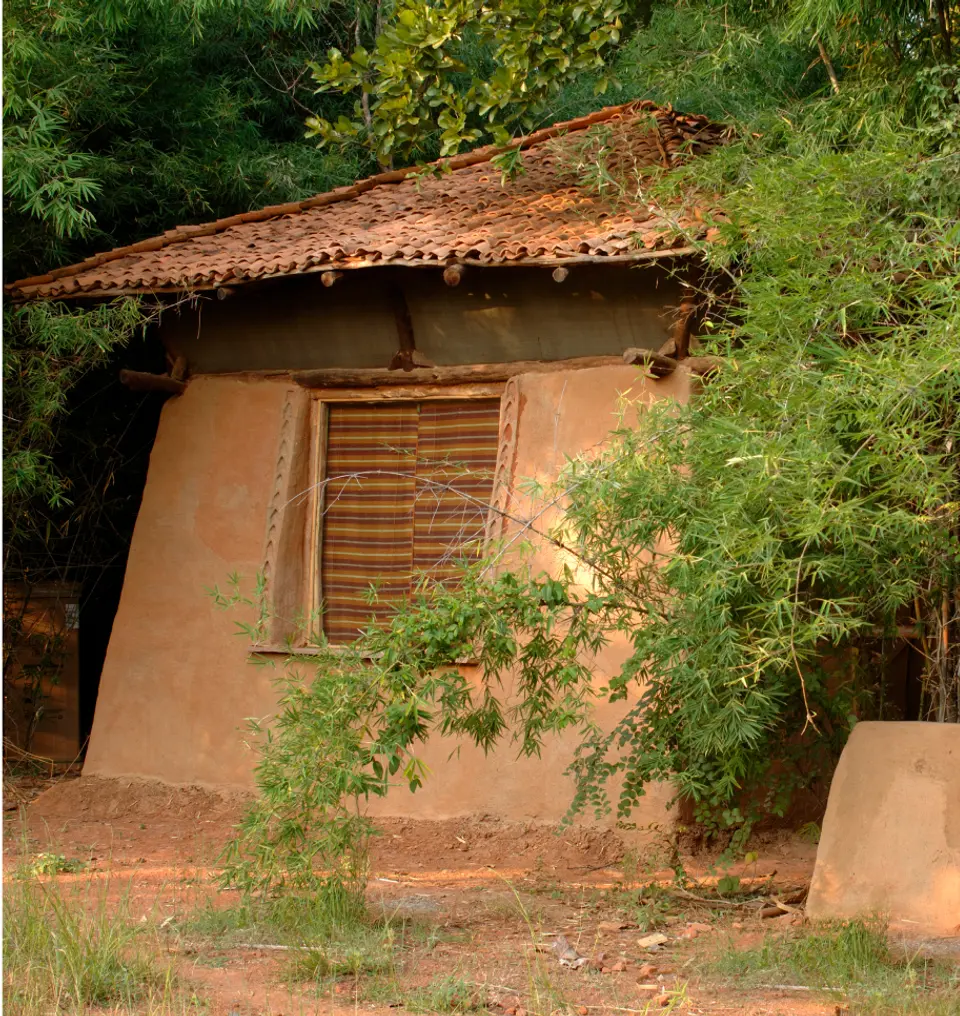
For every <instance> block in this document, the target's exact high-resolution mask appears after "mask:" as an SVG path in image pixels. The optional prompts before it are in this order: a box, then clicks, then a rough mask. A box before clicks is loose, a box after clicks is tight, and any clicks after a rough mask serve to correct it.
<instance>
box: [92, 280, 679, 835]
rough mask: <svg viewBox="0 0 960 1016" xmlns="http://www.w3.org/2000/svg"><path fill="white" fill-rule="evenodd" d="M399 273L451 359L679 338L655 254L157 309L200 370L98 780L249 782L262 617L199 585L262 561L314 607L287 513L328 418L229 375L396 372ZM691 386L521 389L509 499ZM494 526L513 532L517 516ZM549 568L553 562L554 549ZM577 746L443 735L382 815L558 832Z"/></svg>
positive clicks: (166, 446)
mask: <svg viewBox="0 0 960 1016" xmlns="http://www.w3.org/2000/svg"><path fill="white" fill-rule="evenodd" d="M387 285H393V286H395V287H396V286H400V287H401V288H402V289H403V291H404V294H405V299H406V301H407V303H408V306H409V309H410V313H411V318H412V321H413V326H414V330H415V333H416V341H417V348H418V349H420V350H421V351H422V352H423V353H424V354H425V355H427V356H428V357H430V358H431V359H432V360H434V361H435V362H436V363H438V364H458V363H502V362H509V361H512V360H518V359H544V360H556V359H563V358H566V357H573V356H590V355H594V356H595V355H598V354H606V355H615V356H619V354H620V353H622V351H623V350H624V348H626V347H627V346H643V347H647V348H652V349H656V348H658V347H659V346H660V345H661V344H662V343H663V341H664V340H665V339H666V338H667V337H668V335H669V334H670V333H671V330H672V327H673V324H674V320H675V314H676V307H677V305H678V304H679V300H680V296H681V295H682V290H681V287H680V282H679V280H678V278H677V277H675V276H672V275H670V273H669V272H667V271H666V270H663V269H661V268H659V267H656V266H651V267H647V268H644V269H643V270H628V269H617V268H611V267H607V266H599V267H595V266H585V267H583V268H579V269H578V270H577V271H576V273H573V274H572V275H571V278H570V279H568V280H567V281H566V282H565V283H564V284H563V285H557V284H556V283H555V282H553V281H552V280H551V278H550V276H549V273H545V272H543V271H542V270H537V269H524V268H511V269H510V270H491V271H490V272H485V271H476V272H473V271H471V272H470V273H468V274H467V276H466V278H465V280H464V282H463V283H462V284H461V285H460V286H458V287H456V288H454V289H451V288H450V287H448V286H445V285H444V284H443V282H442V280H441V278H440V275H439V273H438V272H437V273H432V272H424V273H417V272H414V273H411V272H409V270H403V269H395V268H383V269H379V268H378V269H370V270H369V272H368V271H366V270H365V271H364V272H355V273H349V272H348V273H346V276H345V277H344V278H343V279H341V280H340V281H339V282H338V283H337V285H336V286H334V287H332V288H329V289H328V288H326V287H324V286H322V285H321V283H320V280H319V279H318V277H317V276H315V275H314V276H304V277H302V278H299V279H285V280H277V281H275V282H272V283H265V284H263V285H258V286H250V287H240V288H239V289H238V290H237V292H236V293H235V294H234V295H232V296H230V297H229V298H228V299H226V300H224V301H219V300H216V299H213V300H206V301H202V312H201V308H200V307H196V308H188V307H183V308H181V309H180V310H179V311H171V312H170V314H169V315H166V316H165V318H164V323H163V327H162V329H161V338H162V340H163V341H164V343H165V344H166V346H167V349H168V351H169V352H170V353H171V354H176V355H182V356H185V357H186V358H187V360H188V363H189V374H190V376H191V380H190V383H189V385H188V386H187V389H186V391H185V392H184V393H183V394H182V395H181V396H179V397H177V398H172V399H170V400H169V401H168V402H167V403H166V405H165V406H164V409H163V413H162V417H161V421H160V428H159V432H158V435H157V439H156V442H155V445H154V449H153V452H152V456H151V461H150V470H149V475H148V478H147V484H146V488H145V491H144V495H143V501H142V504H141V509H140V514H139V516H138V519H137V525H136V529H135V531H134V536H133V542H132V546H131V550H130V556H129V560H128V564H127V572H126V577H125V582H124V588H123V593H122V596H121V600H120V607H119V610H118V613H117V616H116V620H115V622H114V626H113V633H112V637H111V641H110V646H109V649H108V652H107V657H106V662H105V665H104V670H103V674H102V677H101V683H100V692H99V698H98V702H97V709H96V716H95V718H94V724H93V731H92V734H91V739H90V745H89V749H88V752H87V758H86V764H85V767H84V772H85V773H86V774H91V775H98V776H127V777H130V776H133V777H145V778H150V779H158V780H163V781H166V782H169V783H180V784H202V785H208V786H221V787H225V786H230V787H251V786H252V769H253V765H254V761H255V757H254V755H253V753H252V751H251V750H250V748H249V746H248V745H247V744H246V743H245V736H244V726H245V720H246V718H248V717H257V718H267V717H269V715H270V714H271V712H272V710H273V708H274V705H275V698H274V694H273V689H272V686H271V676H272V673H275V671H272V670H271V668H270V667H269V666H267V667H255V666H252V665H251V663H250V654H249V652H248V644H249V639H248V638H247V637H246V636H244V635H239V634H237V629H236V621H237V620H238V619H252V618H250V617H249V615H248V616H247V617H246V618H244V615H243V613H242V612H240V611H227V612H225V611H222V610H219V609H217V608H216V606H215V604H214V603H213V601H212V599H211V598H210V596H209V595H208V594H207V592H206V590H207V589H209V588H210V587H212V586H214V585H220V586H221V587H222V586H223V585H224V584H225V583H226V580H227V577H228V575H230V574H231V573H233V572H236V573H239V574H240V575H241V576H243V577H244V578H245V579H246V580H247V583H248V585H249V584H252V582H253V579H254V576H255V575H256V574H257V573H258V572H260V571H261V570H263V571H264V572H265V573H266V574H267V576H268V580H269V582H270V598H271V601H272V602H273V603H274V604H275V605H278V604H279V607H278V609H281V608H282V609H281V613H283V614H284V616H286V612H288V611H289V612H291V613H293V612H295V611H296V608H297V607H298V605H301V604H302V605H306V604H308V603H309V601H310V593H309V588H308V587H309V581H310V575H309V573H310V571H311V569H312V567H313V562H312V557H311V549H310V540H309V538H308V536H307V533H308V531H311V528H310V527H311V524H310V521H309V520H310V518H311V515H310V511H309V506H304V505H303V504H300V503H299V502H298V503H297V504H294V505H293V506H291V503H292V501H296V500H297V499H296V498H295V495H296V494H297V493H298V492H299V491H300V490H302V489H304V487H305V485H306V484H307V483H308V482H309V476H310V475H311V473H310V470H311V469H312V468H313V466H312V465H311V455H313V450H312V448H311V441H312V440H313V439H312V437H311V435H312V434H315V433H316V429H317V428H316V420H317V419H318V414H317V413H316V411H315V410H316V404H315V403H314V404H313V409H311V403H312V402H313V400H312V399H311V397H310V395H309V393H307V392H306V391H305V390H304V389H302V388H299V387H297V386H296V385H293V384H291V383H290V381H289V380H288V379H286V378H285V377H277V376H275V377H272V378H271V377H270V376H268V375H267V376H265V375H262V374H261V375H259V376H256V377H249V376H247V377H242V376H240V375H238V374H237V373H234V374H232V375H230V374H228V373H226V372H228V371H230V372H240V371H264V370H268V371H277V372H283V371H289V370H293V369H301V368H307V367H336V366H347V367H355V368H356V367H364V366H381V367H382V366H384V365H385V364H386V363H388V362H389V359H390V357H391V356H392V355H393V353H394V352H395V351H396V348H397V331H396V322H395V320H394V318H393V312H392V310H391V309H390V306H389V301H387V300H386V297H385V295H384V293H385V289H384V286H387ZM688 387H689V385H688V376H687V375H686V373H685V372H683V371H679V372H678V373H677V374H676V375H674V376H673V377H671V378H668V379H664V380H662V381H657V382H652V381H651V382H645V381H644V380H643V377H642V375H641V374H640V372H639V371H638V370H636V369H635V368H632V367H626V366H622V367H621V366H613V367H604V368H597V369H591V370H583V371H566V372H561V373H556V374H527V375H522V376H519V377H516V378H514V379H511V380H510V381H509V382H508V383H507V385H506V387H505V391H504V395H503V401H502V409H501V435H500V441H501V444H500V450H499V451H500V454H499V459H498V466H497V476H496V480H495V498H496V499H497V503H498V504H499V505H500V506H501V507H504V506H505V505H506V504H507V503H508V502H509V504H510V506H511V510H512V511H516V512H517V513H519V514H523V512H524V511H525V510H526V509H527V508H528V507H529V506H526V505H524V504H523V502H522V499H520V498H518V496H517V494H516V491H515V485H516V483H517V482H518V481H520V480H522V479H524V478H526V477H535V478H537V479H539V480H541V481H546V482H549V481H551V480H552V479H553V478H554V477H555V476H556V475H557V473H558V471H559V469H560V468H561V467H562V465H563V462H564V459H565V457H566V456H573V455H578V454H592V453H593V452H594V451H595V450H596V449H597V448H598V447H599V446H600V445H601V443H602V442H603V441H604V439H605V438H606V436H607V435H608V434H609V432H610V430H611V429H613V428H614V427H615V426H616V425H617V423H618V418H619V417H618V413H619V410H620V408H621V401H622V400H621V394H622V393H624V392H629V393H630V397H631V398H638V399H639V400H640V402H641V403H642V402H643V401H644V400H649V399H652V398H660V397H668V398H675V399H685V398H686V397H687V394H688ZM449 394H451V395H452V394H453V393H452V392H450V393H449ZM628 420H629V416H628ZM313 461H316V460H313ZM301 500H302V499H301ZM541 521H543V522H546V520H541ZM493 535H494V536H502V537H503V538H504V539H506V540H508V541H509V540H510V539H511V538H512V537H511V533H510V529H509V526H508V527H506V528H503V529H501V530H500V531H498V532H496V533H494V534H493ZM297 562H299V563H297ZM536 563H537V564H538V565H539V566H540V567H544V568H550V567H552V566H555V565H556V564H557V563H558V562H557V560H556V554H555V553H554V552H553V551H550V552H547V551H545V550H544V549H542V548H541V550H540V551H539V552H538V557H537V558H536ZM280 601H282V602H280ZM276 634H277V633H276V632H273V631H272V632H271V635H273V636H275V635H276ZM267 641H268V642H269V641H273V642H277V641H281V640H280V639H277V638H275V637H272V638H268V639H267ZM626 653H627V648H626V646H622V645H611V646H609V647H608V648H607V649H605V650H604V652H603V653H602V654H601V655H600V656H599V657H598V658H597V659H596V660H595V661H593V666H594V667H595V669H596V672H597V678H598V682H601V683H603V682H605V681H606V679H607V678H608V677H609V676H610V675H612V674H613V673H614V672H616V670H617V668H618V667H619V664H620V662H621V661H622V660H623V659H624V657H625V655H626ZM267 659H270V657H267ZM273 659H274V660H277V659H278V658H277V657H273ZM622 708H623V707H622V706H620V707H618V708H617V709H616V710H606V711H605V710H603V709H601V710H600V711H599V713H598V717H597V718H598V719H599V720H600V722H601V723H604V722H612V721H613V719H614V718H615V717H616V716H618V715H619V712H620V710H621V709H622ZM575 745H576V734H575V733H574V732H571V733H570V734H569V735H568V736H566V737H562V738H559V739H556V740H553V741H551V742H550V743H548V744H547V745H546V746H545V748H544V752H543V757H542V758H541V759H539V760H518V759H517V758H516V752H515V750H514V749H513V748H512V747H511V746H509V745H507V746H505V747H504V748H503V749H502V750H500V751H498V752H497V753H496V754H495V755H491V756H490V757H484V756H483V754H482V753H481V752H479V751H477V750H476V749H474V748H473V747H471V746H469V745H459V746H458V745H456V744H452V743H449V742H445V741H439V740H438V741H437V742H436V743H434V744H431V745H429V746H427V748H426V751H425V753H424V754H425V759H426V761H427V763H428V765H429V766H430V768H431V770H432V778H431V779H430V780H429V781H428V783H427V785H426V787H425V788H424V789H423V790H422V791H420V792H418V793H417V794H416V795H412V796H411V795H410V794H409V793H408V792H407V791H406V790H401V789H399V788H398V791H397V792H396V793H395V794H393V795H391V797H390V798H389V799H388V800H386V801H378V802H375V806H374V810H375V811H377V812H378V813H380V814H402V815H410V816H418V817H424V818H427V817H429V818H441V817H451V816H456V815H465V814H479V813H487V814H494V815H498V816H501V817H503V818H508V819H528V820H529V819H532V820H538V821H543V822H553V821H556V820H558V819H559V818H560V817H561V816H562V815H563V814H564V812H565V809H566V807H567V805H568V804H569V801H570V798H571V786H570V784H569V782H568V781H567V780H566V778H565V777H564V776H563V770H564V769H565V767H566V765H567V763H568V762H569V760H570V758H571V755H572V752H573V749H574V747H575ZM458 749H459V755H458V756H456V757H452V758H451V753H454V752H456V751H457V750H458ZM635 818H636V820H637V823H638V824H639V825H645V824H647V823H651V822H659V821H661V820H662V819H663V818H664V799H663V796H662V795H659V794H657V793H653V794H651V795H650V796H649V797H648V798H647V799H646V800H645V802H644V806H643V807H641V808H640V809H638V812H637V814H636V815H635Z"/></svg>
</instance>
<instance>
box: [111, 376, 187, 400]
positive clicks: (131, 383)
mask: <svg viewBox="0 0 960 1016" xmlns="http://www.w3.org/2000/svg"><path fill="white" fill-rule="evenodd" d="M120 383H121V384H123V385H126V386H127V388H129V389H130V391H132V392H166V393H167V394H168V395H181V394H182V393H183V392H184V391H186V388H187V383H186V382H185V381H179V380H178V379H177V378H175V377H170V375H169V374H147V373H145V372H143V371H139V370H121V371H120Z"/></svg>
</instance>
